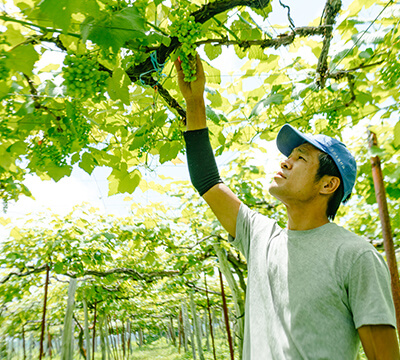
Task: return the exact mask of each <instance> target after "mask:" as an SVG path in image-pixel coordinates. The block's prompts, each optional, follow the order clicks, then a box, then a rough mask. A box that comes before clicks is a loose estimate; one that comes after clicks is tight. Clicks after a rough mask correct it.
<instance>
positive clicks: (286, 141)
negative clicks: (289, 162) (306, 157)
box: [276, 124, 325, 156]
mask: <svg viewBox="0 0 400 360" xmlns="http://www.w3.org/2000/svg"><path fill="white" fill-rule="evenodd" d="M306 142H308V143H310V144H311V145H314V146H315V147H316V148H317V149H319V150H321V151H323V152H325V149H324V148H323V147H322V146H321V144H319V143H318V142H316V141H314V140H313V139H312V138H310V137H308V136H307V135H306V134H302V133H301V132H300V131H298V130H297V129H295V128H294V127H293V126H291V125H289V124H285V125H283V126H282V128H281V129H280V131H279V133H278V136H277V137H276V145H277V147H278V149H279V151H280V152H281V153H282V154H283V155H286V156H289V155H290V154H291V153H292V151H293V149H294V148H297V147H298V146H300V145H301V144H304V143H306Z"/></svg>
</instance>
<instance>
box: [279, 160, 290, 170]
mask: <svg viewBox="0 0 400 360" xmlns="http://www.w3.org/2000/svg"><path fill="white" fill-rule="evenodd" d="M291 168H292V163H291V162H290V159H289V158H287V159H285V160H283V161H282V162H281V169H288V170H290V169H291Z"/></svg>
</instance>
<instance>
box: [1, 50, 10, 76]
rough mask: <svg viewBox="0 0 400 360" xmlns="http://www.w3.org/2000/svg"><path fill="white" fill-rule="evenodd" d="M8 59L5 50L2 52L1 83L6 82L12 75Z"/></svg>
mask: <svg viewBox="0 0 400 360" xmlns="http://www.w3.org/2000/svg"><path fill="white" fill-rule="evenodd" d="M7 58H8V54H7V51H5V50H4V49H1V50H0V81H2V80H6V79H7V78H8V75H9V73H10V69H9V68H8V67H7V64H6V61H7Z"/></svg>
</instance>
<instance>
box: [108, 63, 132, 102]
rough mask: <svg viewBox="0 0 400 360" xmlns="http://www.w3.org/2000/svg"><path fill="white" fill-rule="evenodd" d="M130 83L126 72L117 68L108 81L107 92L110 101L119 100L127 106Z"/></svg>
mask: <svg viewBox="0 0 400 360" xmlns="http://www.w3.org/2000/svg"><path fill="white" fill-rule="evenodd" d="M130 83H131V81H130V79H129V77H128V75H126V72H125V71H124V70H123V69H121V68H117V69H116V70H115V71H114V72H113V75H112V77H111V78H109V79H108V87H107V92H108V94H109V95H110V98H111V99H112V100H121V101H122V102H123V103H124V104H125V105H129V90H128V85H129V84H130Z"/></svg>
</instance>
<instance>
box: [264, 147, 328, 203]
mask: <svg viewBox="0 0 400 360" xmlns="http://www.w3.org/2000/svg"><path fill="white" fill-rule="evenodd" d="M320 153H321V151H320V150H318V149H317V148H316V147H314V146H313V145H311V144H309V143H304V144H302V145H300V146H298V147H297V148H295V149H293V151H292V153H291V154H290V155H289V157H288V158H287V159H286V160H284V161H283V162H282V163H281V170H280V171H279V172H278V173H276V174H275V176H274V179H273V181H272V183H271V185H270V187H269V192H270V194H271V195H272V196H274V197H276V198H277V199H279V200H281V201H282V202H283V203H284V204H285V205H295V204H302V203H305V202H310V201H312V200H313V199H314V198H315V197H317V196H318V195H319V191H320V182H319V181H315V176H316V174H317V170H318V168H319V154H320Z"/></svg>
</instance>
